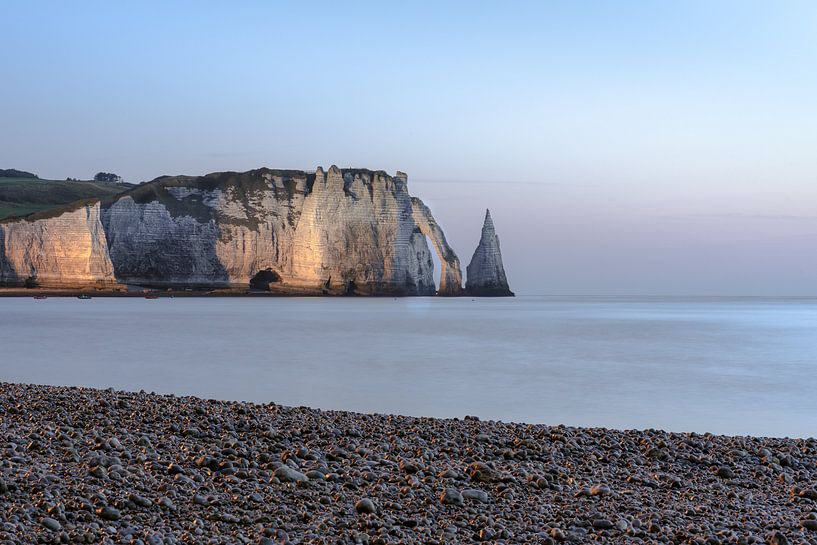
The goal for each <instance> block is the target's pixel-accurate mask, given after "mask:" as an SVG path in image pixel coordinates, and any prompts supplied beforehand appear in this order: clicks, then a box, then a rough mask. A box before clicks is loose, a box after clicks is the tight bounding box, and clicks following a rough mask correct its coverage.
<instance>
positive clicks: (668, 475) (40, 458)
mask: <svg viewBox="0 0 817 545" xmlns="http://www.w3.org/2000/svg"><path fill="white" fill-rule="evenodd" d="M0 435H2V436H3V437H4V443H5V444H4V445H3V446H2V449H0V459H2V461H3V463H2V464H0V495H2V502H0V518H2V519H3V520H7V521H12V520H13V521H14V522H13V523H7V524H5V525H4V526H3V527H2V528H0V539H6V540H9V539H11V540H14V539H18V538H20V537H21V536H25V538H26V539H27V540H28V539H30V540H31V541H32V542H33V541H49V542H51V541H53V539H50V538H52V537H54V536H60V535H61V534H62V541H63V542H72V543H76V542H86V543H91V542H93V543H96V542H101V541H103V540H104V539H105V538H107V537H109V534H108V533H109V532H114V533H115V534H118V535H122V536H125V535H126V534H129V536H128V538H129V539H141V540H142V541H144V542H145V543H148V542H153V541H156V536H158V537H159V538H160V539H163V540H164V541H163V542H165V543H167V542H168V541H167V540H168V538H170V539H171V541H172V542H183V543H187V542H194V541H196V540H197V539H198V536H199V535H200V534H201V524H202V521H206V522H205V523H206V531H207V536H209V537H210V538H218V539H220V540H222V541H230V542H233V541H235V542H241V541H245V542H252V543H259V542H260V543H289V542H294V543H317V541H316V539H319V538H325V537H331V538H333V539H341V540H342V541H343V542H344V543H345V542H349V543H353V542H357V543H372V544H374V543H393V542H398V541H399V542H401V543H470V542H474V541H490V542H505V543H553V542H562V541H571V542H590V541H605V542H630V541H633V540H637V541H639V542H641V541H645V542H646V541H649V542H672V543H699V542H700V543H705V542H714V541H713V540H715V541H717V542H720V543H752V542H755V543H762V542H766V543H801V542H803V543H805V542H806V541H807V540H810V539H812V538H813V537H814V535H815V532H817V516H815V514H814V502H815V501H817V488H815V485H814V480H813V476H814V471H815V469H814V468H815V465H817V441H816V440H815V439H778V438H762V437H729V436H716V435H711V434H694V433H669V432H664V431H657V430H641V431H635V430H626V431H619V430H613V429H604V428H574V427H565V426H548V425H528V424H515V423H503V422H495V421H480V420H479V419H478V418H475V417H468V416H467V417H465V419H456V418H455V419H437V418H415V417H406V416H397V415H382V414H360V413H351V412H345V411H322V410H317V409H311V408H308V407H284V406H279V405H275V404H253V403H246V402H231V401H217V400H205V399H199V398H195V397H177V396H173V395H156V394H152V393H150V394H149V393H145V392H120V391H114V390H110V389H108V390H97V389H91V388H78V387H55V386H35V385H23V384H10V383H0ZM40 495H44V496H45V497H47V498H49V499H48V500H44V501H35V502H32V497H37V496H40ZM50 498H54V499H53V500H51V499H50ZM32 503H33V506H32ZM737 521H740V522H739V524H738V523H737ZM384 532H385V533H388V536H389V538H388V539H389V540H388V541H385V540H384V539H383V536H384ZM35 536H36V537H37V539H35Z"/></svg>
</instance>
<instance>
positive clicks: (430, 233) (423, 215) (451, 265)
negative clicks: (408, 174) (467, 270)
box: [411, 197, 462, 295]
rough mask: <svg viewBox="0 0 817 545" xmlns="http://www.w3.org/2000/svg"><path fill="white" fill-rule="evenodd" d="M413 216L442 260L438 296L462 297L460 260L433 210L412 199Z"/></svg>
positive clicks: (415, 198) (416, 199) (418, 200)
mask: <svg viewBox="0 0 817 545" xmlns="http://www.w3.org/2000/svg"><path fill="white" fill-rule="evenodd" d="M411 214H412V216H413V218H414V223H416V224H417V227H419V228H420V232H421V233H422V234H424V235H425V236H427V237H428V238H429V240H431V244H432V246H434V251H435V252H437V256H439V258H440V269H441V270H440V287H439V289H438V290H437V294H438V295H461V294H462V271H461V270H460V259H459V258H458V257H457V254H456V253H454V249H453V248H451V246H449V245H448V241H447V240H446V239H445V233H443V230H442V229H441V228H440V226H439V225H437V222H436V221H435V220H434V216H432V215H431V210H429V208H428V207H427V206H426V205H425V203H423V201H421V200H420V199H418V198H417V197H412V198H411Z"/></svg>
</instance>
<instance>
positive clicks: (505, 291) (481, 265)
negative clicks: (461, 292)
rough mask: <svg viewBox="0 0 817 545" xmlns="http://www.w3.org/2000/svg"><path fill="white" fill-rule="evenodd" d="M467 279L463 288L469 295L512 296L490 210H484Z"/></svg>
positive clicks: (467, 269)
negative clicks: (480, 230)
mask: <svg viewBox="0 0 817 545" xmlns="http://www.w3.org/2000/svg"><path fill="white" fill-rule="evenodd" d="M466 274H467V281H466V283H465V290H466V292H467V293H468V294H469V295H477V296H485V297H502V296H513V292H512V291H511V290H510V288H509V287H508V279H507V278H506V276H505V267H504V266H503V265H502V252H500V249H499V237H498V236H497V235H496V230H495V229H494V221H493V219H492V218H491V211H490V210H486V211H485V222H484V223H483V225H482V237H481V238H480V240H479V245H478V246H477V249H476V250H475V251H474V256H473V257H472V258H471V263H469V264H468V267H467V268H466Z"/></svg>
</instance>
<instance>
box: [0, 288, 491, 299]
mask: <svg viewBox="0 0 817 545" xmlns="http://www.w3.org/2000/svg"><path fill="white" fill-rule="evenodd" d="M85 295H87V296H90V297H108V298H144V297H147V296H150V297H158V298H160V299H165V298H177V297H247V298H253V297H325V298H329V299H335V298H364V299H391V298H400V299H403V298H407V299H412V298H418V297H443V298H446V299H449V298H467V297H477V296H470V295H467V294H463V295H425V296H423V295H405V294H400V295H391V294H373V295H370V294H351V295H347V294H342V293H323V292H320V291H317V290H294V289H293V290H277V291H248V290H246V289H238V288H235V289H233V288H215V289H194V290H191V291H188V290H167V289H158V288H157V289H151V288H145V289H144V290H143V291H138V290H126V289H122V290H108V289H95V288H81V289H80V288H0V298H2V297H17V298H34V297H37V296H46V297H79V296H85Z"/></svg>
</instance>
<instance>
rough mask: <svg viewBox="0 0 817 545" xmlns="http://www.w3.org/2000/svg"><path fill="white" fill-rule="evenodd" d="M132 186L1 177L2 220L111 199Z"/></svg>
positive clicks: (0, 206) (0, 215) (0, 210)
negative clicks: (91, 200) (77, 203)
mask: <svg viewBox="0 0 817 545" xmlns="http://www.w3.org/2000/svg"><path fill="white" fill-rule="evenodd" d="M132 187H133V185H131V184H124V183H123V184H108V183H100V182H69V181H62V180H41V179H39V178H0V220H2V219H5V218H9V217H12V216H25V215H26V214H32V213H35V212H43V211H46V210H48V209H50V208H54V207H57V206H62V205H64V204H68V203H71V202H74V201H79V200H85V199H104V198H106V197H112V196H114V195H117V194H119V193H122V192H123V191H127V190H128V189H130V188H132Z"/></svg>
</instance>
